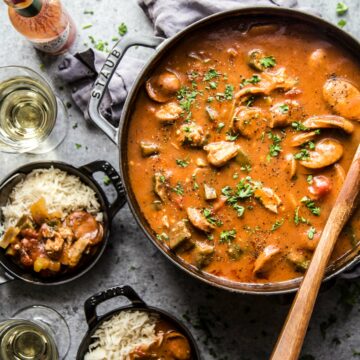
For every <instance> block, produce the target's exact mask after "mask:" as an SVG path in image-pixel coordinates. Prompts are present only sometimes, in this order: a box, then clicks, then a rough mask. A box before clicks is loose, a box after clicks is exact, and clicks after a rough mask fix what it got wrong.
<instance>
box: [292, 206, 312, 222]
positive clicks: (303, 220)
mask: <svg viewBox="0 0 360 360" xmlns="http://www.w3.org/2000/svg"><path fill="white" fill-rule="evenodd" d="M299 210H300V206H298V207H297V208H296V209H295V214H294V223H295V225H299V224H300V223H302V224H308V223H309V220H307V219H305V218H304V217H303V216H300V215H299Z"/></svg>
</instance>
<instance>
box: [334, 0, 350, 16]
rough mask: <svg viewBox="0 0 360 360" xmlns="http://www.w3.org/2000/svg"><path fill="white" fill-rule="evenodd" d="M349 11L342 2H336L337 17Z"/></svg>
mask: <svg viewBox="0 0 360 360" xmlns="http://www.w3.org/2000/svg"><path fill="white" fill-rule="evenodd" d="M348 10H349V7H348V6H347V5H346V4H345V3H343V2H338V3H337V5H336V13H337V14H338V15H340V16H341V15H344V14H345V13H346V12H347V11H348Z"/></svg>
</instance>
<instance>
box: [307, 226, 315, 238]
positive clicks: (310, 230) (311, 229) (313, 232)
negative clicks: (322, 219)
mask: <svg viewBox="0 0 360 360" xmlns="http://www.w3.org/2000/svg"><path fill="white" fill-rule="evenodd" d="M315 233H316V229H315V228H314V227H313V226H312V227H311V228H310V229H309V231H308V233H307V236H308V238H309V239H310V240H312V239H313V238H314V235H315Z"/></svg>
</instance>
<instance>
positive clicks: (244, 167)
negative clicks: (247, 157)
mask: <svg viewBox="0 0 360 360" xmlns="http://www.w3.org/2000/svg"><path fill="white" fill-rule="evenodd" d="M251 169H252V168H251V165H249V164H246V165H242V166H241V167H240V170H241V171H246V172H248V173H249V172H250V171H251Z"/></svg>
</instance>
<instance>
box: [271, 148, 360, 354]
mask: <svg viewBox="0 0 360 360" xmlns="http://www.w3.org/2000/svg"><path fill="white" fill-rule="evenodd" d="M359 179H360V145H359V146H358V148H357V151H356V154H355V156H354V159H353V162H352V164H351V166H350V169H349V171H348V173H347V176H346V179H345V182H344V184H343V186H342V188H341V191H340V193H339V195H338V197H337V199H336V202H335V205H334V207H333V209H332V210H331V213H330V216H329V218H328V221H327V222H326V225H325V228H324V231H323V233H322V235H321V238H320V241H319V243H318V245H317V248H316V251H315V253H314V255H313V258H312V260H311V263H310V266H309V268H308V270H307V272H306V274H305V276H304V279H303V281H302V283H301V285H300V288H299V290H298V293H297V295H296V297H295V300H294V302H293V304H292V307H291V309H290V312H289V314H288V316H287V319H286V322H285V324H284V327H283V329H282V331H281V334H280V336H279V338H278V341H277V343H276V345H275V349H274V351H273V353H272V355H271V360H296V359H298V357H299V354H300V351H301V347H302V344H303V341H304V337H305V334H306V330H307V327H308V325H309V321H310V318H311V314H312V312H313V308H314V304H315V301H316V297H317V294H318V292H319V288H320V285H321V282H322V279H323V276H324V273H325V270H326V265H327V263H328V261H329V259H330V256H331V253H332V251H333V248H334V245H335V243H336V240H337V238H338V236H339V234H340V232H341V230H342V228H343V227H344V225H345V224H346V222H347V220H348V219H349V217H350V214H351V211H352V208H353V206H354V202H355V199H356V197H357V194H358V192H359V184H360V182H359Z"/></svg>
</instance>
